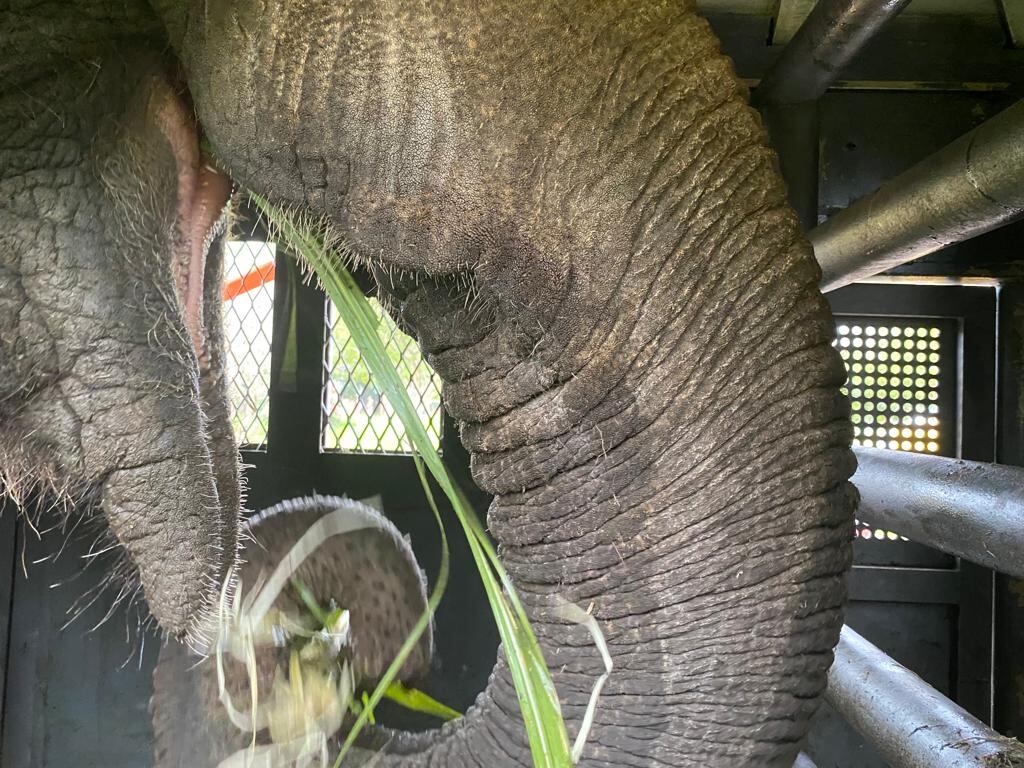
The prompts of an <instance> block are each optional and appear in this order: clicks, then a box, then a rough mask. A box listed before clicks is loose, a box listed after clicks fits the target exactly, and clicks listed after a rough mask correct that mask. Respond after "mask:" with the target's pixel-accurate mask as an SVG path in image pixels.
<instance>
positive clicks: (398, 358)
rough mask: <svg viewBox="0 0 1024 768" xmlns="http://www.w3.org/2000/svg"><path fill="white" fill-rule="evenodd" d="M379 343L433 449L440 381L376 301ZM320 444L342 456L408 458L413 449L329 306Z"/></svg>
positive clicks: (438, 438)
mask: <svg viewBox="0 0 1024 768" xmlns="http://www.w3.org/2000/svg"><path fill="white" fill-rule="evenodd" d="M370 301H371V303H372V304H373V307H374V310H375V312H376V314H377V318H378V320H379V324H378V326H377V331H378V334H379V335H380V339H381V341H382V342H384V347H385V349H386V350H387V353H388V357H389V358H390V359H391V362H392V363H394V365H395V367H396V368H397V370H398V375H399V377H400V378H401V379H402V381H403V382H404V383H405V387H406V392H407V393H408V394H409V397H410V399H411V400H412V402H413V405H414V406H415V407H416V412H417V414H419V417H420V420H421V421H422V422H423V426H424V427H425V428H426V430H427V435H428V436H429V437H430V440H431V443H433V445H434V447H435V448H440V445H441V380H440V378H439V377H438V376H437V375H436V374H435V373H434V372H433V370H432V369H431V368H430V366H429V365H428V364H427V362H426V361H425V360H424V359H423V355H422V354H421V353H420V349H419V346H418V345H417V344H416V341H415V340H414V339H412V338H410V337H409V336H407V335H406V334H404V333H402V332H401V331H400V330H399V329H398V327H397V326H396V325H395V323H394V321H393V320H392V319H391V317H390V316H388V314H387V313H386V312H384V310H383V309H382V308H381V306H380V304H379V303H378V302H377V300H376V299H371V300H370ZM320 445H321V449H322V450H324V451H342V452H346V453H409V452H410V451H411V448H412V446H411V444H410V442H409V440H408V438H407V437H406V433H405V429H404V428H403V427H402V423H401V421H400V420H399V418H398V416H397V415H396V414H395V411H394V409H393V408H392V407H391V404H390V403H389V402H388V401H387V399H386V398H385V397H384V396H383V395H382V393H381V392H380V390H379V389H378V388H377V386H376V384H375V383H374V381H373V376H372V375H371V374H370V371H369V368H367V365H366V361H365V360H364V359H363V356H362V355H361V354H360V352H359V349H358V347H357V346H356V343H355V341H354V340H353V339H352V337H351V336H350V335H349V332H348V328H347V327H346V326H345V324H344V323H343V322H342V321H341V320H340V319H339V318H337V317H335V315H334V311H333V307H332V306H331V305H330V303H329V302H328V304H327V342H326V345H325V354H324V388H323V404H322V428H321V434H320Z"/></svg>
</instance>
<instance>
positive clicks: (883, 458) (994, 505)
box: [853, 448, 1024, 577]
mask: <svg viewBox="0 0 1024 768" xmlns="http://www.w3.org/2000/svg"><path fill="white" fill-rule="evenodd" d="M856 453H857V462H858V464H859V466H858V469H857V473H856V474H855V475H854V476H853V482H854V484H855V485H856V486H857V489H858V490H859V491H860V499H861V500H860V509H859V511H858V513H857V514H858V516H859V517H860V518H862V519H864V520H867V521H868V522H870V523H871V524H872V525H874V526H878V527H883V528H887V529H889V530H892V531H895V532H896V533H901V534H903V535H904V536H906V537H907V538H908V539H912V540H913V541H916V542H918V543H920V544H928V545H930V546H933V547H935V548H937V549H941V550H942V551H943V552H949V553H951V554H954V555H958V556H959V557H963V558H965V559H967V560H970V561H971V562H974V563H978V564H979V565H983V566H985V567H987V568H993V569H995V570H998V571H1003V572H1004V573H1008V574H1010V575H1012V576H1017V577H1021V576H1024V468H1019V467H1008V466H1003V465H1000V464H982V463H979V462H974V461H960V460H957V459H947V458H943V457H940V456H926V455H921V454H914V453H903V452H900V451H886V450H882V449H878V448H858V449H856Z"/></svg>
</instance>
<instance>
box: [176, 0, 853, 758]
mask: <svg viewBox="0 0 1024 768" xmlns="http://www.w3.org/2000/svg"><path fill="white" fill-rule="evenodd" d="M229 6H230V7H229ZM186 15H187V14H186ZM169 25H170V32H171V37H172V39H173V40H174V41H175V45H176V47H177V48H178V51H179V53H180V55H181V56H182V59H183V61H184V64H185V67H186V69H187V70H188V73H189V84H190V87H191V89H192V94H193V97H194V99H195V103H196V106H197V109H198V112H199V116H200V119H201V121H202V122H203V125H204V129H205V130H206V131H207V134H208V136H209V137H210V140H211V142H212V143H213V145H214V146H215V148H216V149H217V150H218V152H219V153H221V155H222V156H223V157H224V158H225V161H226V162H227V163H228V164H229V166H230V168H231V171H232V174H233V175H234V176H235V177H237V178H239V179H240V180H242V181H243V182H244V183H246V184H248V185H250V186H251V187H253V188H254V189H256V190H257V191H259V192H260V193H261V194H264V195H267V196H268V197H270V198H272V199H273V200H275V201H276V202H279V203H287V204H291V205H295V206H302V207H305V208H312V209H313V210H314V211H315V212H316V213H317V214H319V215H321V216H323V217H324V219H325V220H326V221H328V222H329V223H330V224H332V225H333V226H334V227H335V229H336V230H337V231H338V232H339V233H340V234H341V235H342V236H343V237H344V239H345V247H346V249H347V250H348V251H349V252H351V253H352V254H354V255H355V256H356V258H360V259H363V260H365V261H366V262H368V263H369V264H370V265H372V266H374V267H375V268H376V271H377V272H378V273H379V274H382V275H385V276H386V278H387V279H382V280H380V282H381V289H382V291H383V292H384V293H386V294H390V296H389V298H390V302H389V303H390V305H391V306H393V307H394V308H395V311H396V312H397V313H398V314H400V316H401V320H402V322H403V324H404V326H405V327H409V328H411V329H414V330H415V332H416V333H417V335H418V336H419V339H420V342H421V345H422V346H423V347H424V349H425V350H426V351H427V353H428V355H429V360H430V362H431V364H432V365H433V366H434V368H435V370H437V371H438V373H439V374H440V375H441V376H442V378H443V379H444V380H445V404H446V407H447V408H448V409H449V411H450V412H451V414H452V415H453V416H454V417H455V418H456V419H458V420H459V421H460V422H461V425H462V426H461V430H462V431H461V435H462V440H463V442H464V443H465V445H466V447H467V448H468V449H469V451H470V453H471V455H472V462H473V464H472V467H473V473H474V478H475V480H476V481H477V482H478V484H479V485H480V486H481V487H483V488H484V489H485V490H487V491H489V492H491V493H493V494H494V495H495V501H494V503H493V506H492V508H491V510H490V515H489V521H488V522H489V526H490V529H491V531H492V532H493V534H494V535H495V537H496V538H497V540H498V541H499V543H500V545H501V556H502V558H503V560H504V562H505V564H506V566H507V568H508V570H509V572H510V573H511V575H512V577H513V578H514V580H515V582H516V585H517V588H518V589H519V590H520V592H521V594H522V596H523V600H524V603H525V604H526V606H527V610H528V612H529V613H530V617H531V619H532V620H533V621H534V622H535V628H536V629H537V633H538V636H539V638H540V640H541V642H542V644H543V646H544V648H545V651H546V653H547V655H548V660H549V662H550V664H551V666H552V669H554V670H555V673H554V679H555V683H556V685H557V687H558V691H559V694H560V696H561V698H562V705H563V711H564V713H565V715H566V717H567V720H568V722H569V727H570V734H572V733H573V732H574V730H575V729H576V728H577V727H578V724H579V722H580V720H581V719H582V716H583V712H584V708H585V706H586V703H587V699H588V696H589V692H590V686H591V684H592V682H593V679H594V677H595V676H596V675H598V674H599V673H600V671H601V670H602V665H601V662H600V659H599V657H598V655H597V653H596V651H593V650H591V649H590V642H589V639H587V637H586V635H585V633H584V631H583V630H582V629H578V628H571V627H567V626H566V625H565V624H564V623H563V622H561V621H560V620H555V619H553V618H552V616H551V614H550V611H549V609H550V607H551V605H552V597H553V596H555V595H558V596H559V597H561V598H563V599H567V600H569V601H572V602H575V603H577V604H579V605H581V606H583V607H585V608H587V607H589V608H591V609H592V611H593V614H594V616H595V617H596V618H597V619H598V621H599V623H600V625H601V627H602V629H603V630H604V633H605V635H606V638H607V641H608V645H609V648H610V650H611V653H612V656H613V660H614V667H615V672H614V673H613V674H612V676H611V678H610V679H609V680H608V683H607V685H606V686H605V689H604V695H603V697H602V699H601V703H600V704H599V706H598V708H597V712H596V715H595V719H594V730H593V732H592V736H591V740H590V741H589V742H588V745H587V747H586V749H585V751H584V755H583V762H584V764H585V765H594V766H598V765H602V766H605V765H607V766H611V765H614V766H631V765H632V766H645V767H647V766H664V767H665V768H668V767H669V766H671V767H672V768H683V767H687V766H703V767H707V766H712V767H722V768H725V767H728V768H736V767H738V766H758V767H759V768H763V767H764V766H779V767H783V766H784V767H785V768H788V766H790V765H792V762H793V760H794V758H795V756H796V752H797V745H798V743H799V742H800V740H801V739H802V738H803V736H804V735H805V733H806V731H807V728H808V724H809V719H810V717H811V715H812V714H813V712H814V711H815V709H816V707H817V705H818V702H819V699H820V694H821V692H822V691H823V689H824V686H825V674H826V670H827V669H828V666H829V664H830V662H831V649H832V647H833V646H834V644H835V642H836V640H837V638H838V632H839V627H840V624H841V606H842V603H843V599H844V586H843V574H844V572H845V570H846V568H847V567H848V564H849V559H850V552H849V539H850V537H849V530H850V529H849V525H850V521H851V518H852V510H853V505H854V491H853V488H852V486H851V485H850V484H849V483H848V482H847V479H848V477H849V476H850V474H851V473H852V470H853V467H854V460H853V457H852V454H851V452H850V450H849V442H850V438H851V429H850V425H849V423H848V421H847V415H848V412H847V405H846V402H845V400H844V398H843V397H842V395H841V394H840V392H839V387H840V385H841V383H842V381H843V379H844V371H843V367H842V364H841V361H840V359H839V357H838V355H837V354H835V352H834V351H833V350H832V348H831V340H832V327H831V318H830V316H829V312H828V309H827V306H826V304H825V302H824V301H823V299H822V297H821V295H820V293H819V292H818V288H817V285H818V280H819V276H820V275H819V270H818V268H817V266H816V264H815V263H814V259H813V256H812V254H811V250H810V247H809V245H808V244H807V242H806V240H805V239H804V237H803V235H802V234H801V232H800V229H799V224H798V222H797V220H796V217H795V215H794V214H793V213H792V211H791V210H790V209H789V208H788V206H787V204H786V197H785V190H784V188H783V184H782V182H781V179H780V178H779V174H778V169H777V163H776V159H775V156H774V155H773V154H772V152H771V151H770V150H769V149H768V148H767V145H766V138H765V135H764V131H763V129H762V127H761V125H760V122H759V120H758V117H757V115H756V113H754V112H753V111H752V110H751V109H750V108H749V107H748V106H747V104H746V101H747V96H748V93H747V91H746V88H745V87H744V86H743V84H742V83H740V82H739V80H738V79H737V78H736V76H735V73H734V72H733V71H732V67H731V64H730V63H729V62H728V61H727V60H726V59H725V58H724V57H723V56H722V55H721V54H720V53H719V50H718V45H717V41H716V40H715V38H714V36H713V34H712V33H711V31H710V29H709V28H708V26H707V24H706V23H705V22H704V21H703V20H701V19H700V18H698V17H697V16H696V14H695V13H694V10H693V3H692V2H684V3H682V4H677V3H666V4H656V5H655V6H653V7H650V6H647V5H642V6H638V5H636V4H633V3H625V2H622V3H619V2H614V1H613V0H609V2H604V3H599V4H597V5H594V6H587V8H586V9H585V10H582V11H581V12H580V13H578V14H575V15H574V16H573V17H572V18H571V19H569V18H567V17H566V16H565V15H564V14H563V13H562V12H561V10H560V8H559V7H558V6H557V5H556V4H552V3H548V2H546V1H541V0H538V2H525V3H523V2H515V3H512V2H509V3H505V2H500V0H499V1H498V2H488V3H475V2H465V3H462V2H455V3H451V4H446V5H445V6H444V9H443V11H441V10H438V11H437V12H436V13H435V8H434V6H433V5H432V4H431V3H402V2H397V3H389V4H378V3H374V2H364V3H354V4H351V5H349V6H346V9H345V11H344V12H343V13H342V12H335V11H334V5H333V4H331V3H327V2H324V3H322V4H317V3H313V4H311V5H303V6H302V7H301V8H299V7H297V6H294V5H293V4H289V3H283V2H279V3H269V4H265V3H258V4H257V3H249V2H244V0H239V2H237V3H234V4H225V5H223V6H221V7H220V8H219V10H217V11H211V12H210V13H209V14H207V15H204V16H203V21H202V23H198V22H197V23H189V22H188V19H186V18H184V17H183V12H176V13H172V14H170V15H169ZM286 30H304V31H305V32H306V33H307V34H309V35H311V36H313V37H315V36H316V35H323V39H319V40H317V39H313V40H305V41H302V44H301V45H298V44H295V45H285V44H283V42H285V41H284V40H283V38H285V37H287V35H288V34H290V32H287V31H286ZM292 42H296V41H292ZM242 61H244V62H247V63H249V65H250V66H247V67H238V66H237V62H242ZM225 98H229V100H230V104H229V105H228V106H225V101H224V100H225ZM441 631H444V628H442V629H441ZM380 761H381V762H380V764H381V765H416V766H423V765H430V766H441V765H444V766H473V765H499V766H511V765H526V764H528V762H529V752H528V749H527V745H526V740H525V736H524V732H523V729H522V725H521V722H520V721H519V720H518V703H517V700H516V696H515V692H514V690H513V687H512V684H511V681H510V678H509V675H508V673H507V671H506V669H505V666H504V664H503V663H501V662H499V664H498V666H497V668H496V672H495V674H494V676H493V677H492V681H491V683H490V685H489V686H488V688H487V689H486V690H485V691H484V692H483V693H482V694H481V696H480V698H479V700H478V704H477V706H476V707H475V708H474V709H473V711H472V712H470V713H469V714H468V715H467V716H466V717H465V718H463V719H462V720H461V721H459V722H458V723H456V724H452V725H449V726H446V727H445V728H444V729H442V730H441V731H440V732H436V733H432V734H427V735H419V736H412V735H405V736H402V735H396V737H395V738H394V739H392V741H391V742H390V744H389V745H388V747H387V748H386V750H385V754H383V755H382V756H381V757H380Z"/></svg>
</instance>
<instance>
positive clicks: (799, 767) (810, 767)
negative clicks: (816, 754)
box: [793, 752, 818, 768]
mask: <svg viewBox="0 0 1024 768" xmlns="http://www.w3.org/2000/svg"><path fill="white" fill-rule="evenodd" d="M793 768H818V766H816V765H815V764H814V761H813V760H811V758H810V757H808V756H807V753H806V752H801V753H800V754H799V755H797V756H796V762H795V763H793Z"/></svg>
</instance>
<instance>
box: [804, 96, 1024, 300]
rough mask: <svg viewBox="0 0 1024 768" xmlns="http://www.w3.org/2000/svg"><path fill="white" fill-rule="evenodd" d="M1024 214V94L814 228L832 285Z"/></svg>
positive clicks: (826, 281) (825, 280) (827, 284)
mask: <svg viewBox="0 0 1024 768" xmlns="http://www.w3.org/2000/svg"><path fill="white" fill-rule="evenodd" d="M1022 217H1024V101H1019V102H1017V103H1016V104H1014V105H1013V106H1011V107H1010V108H1009V109H1006V110H1004V111H1003V112H1001V113H1000V114H998V115H996V116H995V117H993V118H992V119H991V120H989V121H988V122H986V123H984V124H983V125H980V126H979V127H977V128H975V129H974V130H973V131H971V132H970V133H968V134H966V135H964V136H961V137H960V138H959V139H957V140H956V141H954V142H953V143H952V144H950V145H949V146H947V147H946V148H945V149H942V150H940V151H939V152H936V153H935V154H934V155H932V156H931V157H929V158H927V159H925V160H923V161H922V162H920V163H918V164H917V165H915V166H914V167H913V168H911V169H910V170H909V171H906V172H905V173H903V174H901V175H900V176H897V177H896V178H895V179H893V180H892V181H890V182H888V183H886V184H884V185H883V186H882V187H881V188H880V189H879V190H878V191H876V192H874V193H872V194H870V195H868V196H867V197H864V198H861V199H860V200H858V201H857V202H855V203H854V204H853V205H851V206H849V207H848V208H846V209H844V210H842V211H840V212H839V213H837V214H835V215H834V216H833V217H832V218H830V219H829V220H828V221H826V222H825V223H824V224H821V225H819V226H818V227H815V228H814V229H813V230H812V231H811V233H810V238H811V243H812V245H813V246H814V255H815V256H816V257H817V259H818V263H819V264H820V265H821V271H822V279H821V285H822V290H824V291H831V290H834V289H836V288H840V287H842V286H844V285H846V284H848V283H852V282H854V281H855V280H858V279H861V278H865V277H870V276H871V275H875V274H878V273H879V272H883V271H885V270H887V269H890V268H891V267H895V266H896V265H898V264H903V263H904V262H907V261H912V260H913V259H917V258H920V257H921V256H925V255H927V254H929V253H932V252H933V251H937V250H939V249H940V248H944V247H945V246H947V245H949V244H951V243H957V242H960V241H961V240H967V239H969V238H972V237H975V236H976V235H980V234H982V233H983V232H988V231H990V230H993V229H996V228H998V227H1001V226H1003V225H1004V224H1008V223H1010V222H1011V221H1014V220H1016V219H1020V218H1022Z"/></svg>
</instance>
